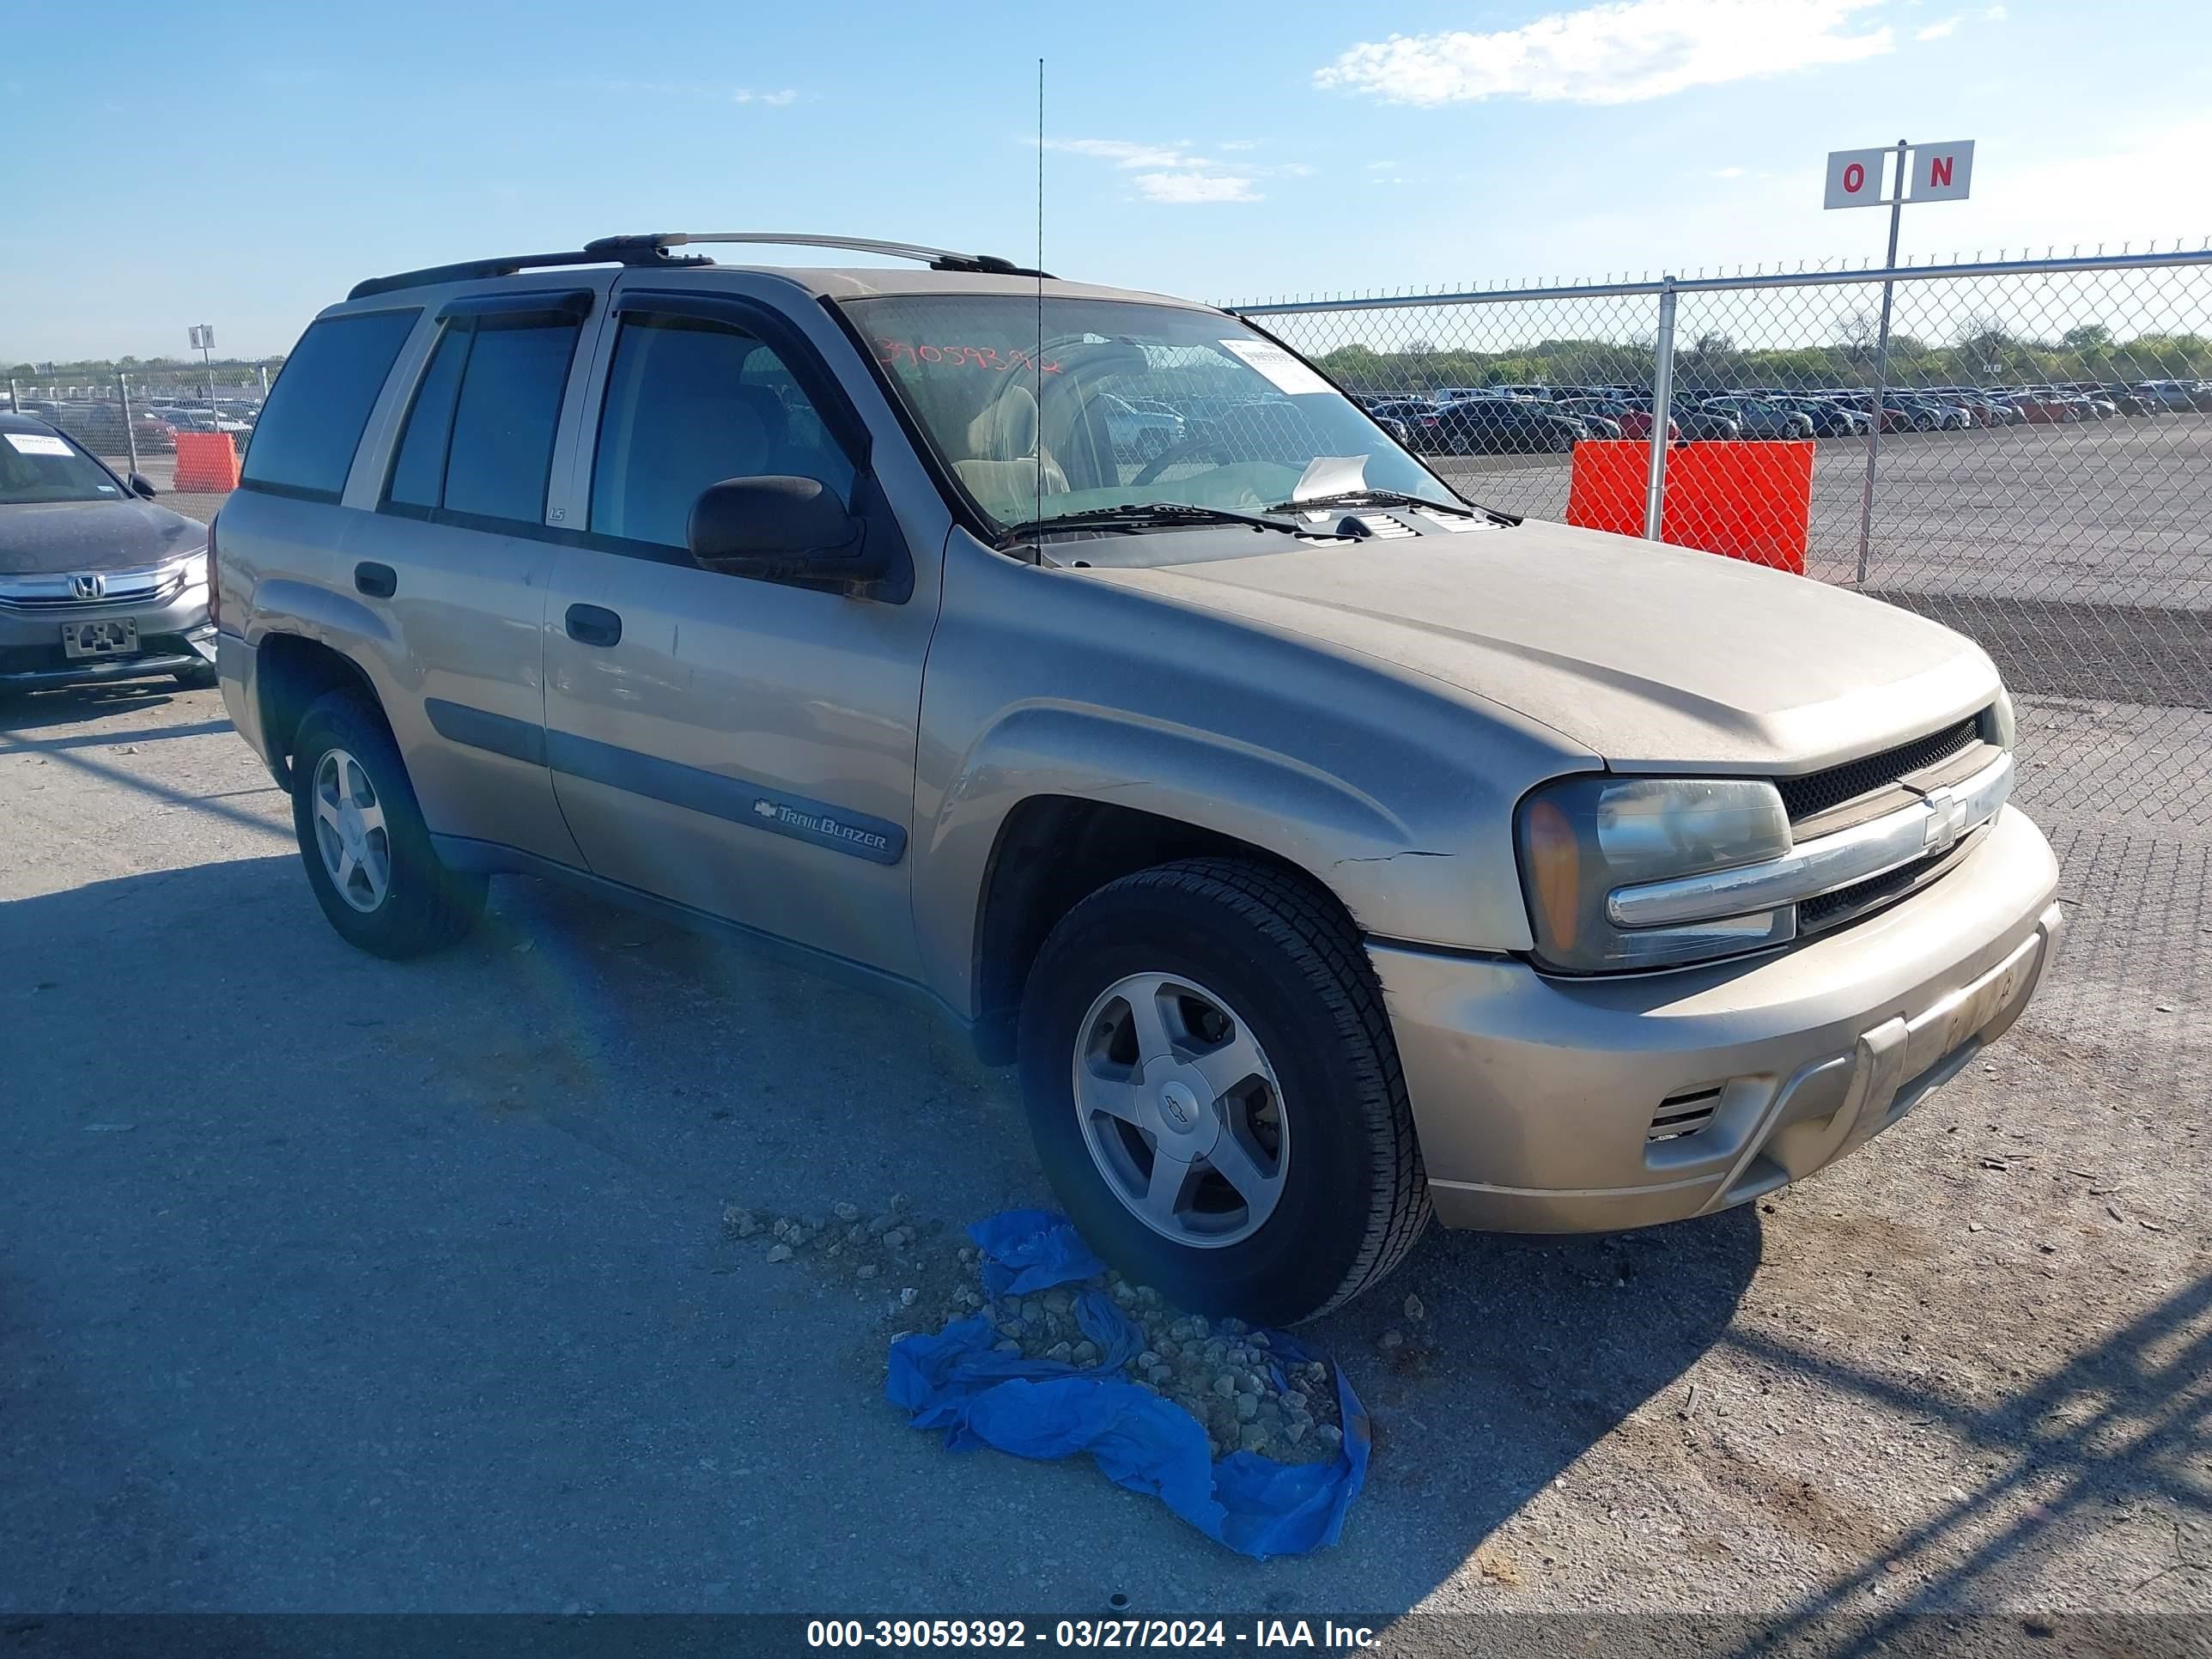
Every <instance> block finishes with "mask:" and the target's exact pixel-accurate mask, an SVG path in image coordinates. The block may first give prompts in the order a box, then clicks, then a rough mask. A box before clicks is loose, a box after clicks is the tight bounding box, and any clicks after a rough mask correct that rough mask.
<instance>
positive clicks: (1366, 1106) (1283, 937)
mask: <svg viewBox="0 0 2212 1659" xmlns="http://www.w3.org/2000/svg"><path fill="white" fill-rule="evenodd" d="M1133 976H1134V977H1133ZM1155 976H1158V977H1159V978H1162V979H1164V980H1166V981H1170V982H1171V983H1172V986H1173V987H1175V988H1174V989H1170V990H1169V991H1166V992H1164V993H1163V998H1162V1000H1161V1001H1159V1002H1158V1003H1156V1005H1155V1006H1162V1007H1164V1008H1167V1009H1170V1010H1174V1011H1177V1012H1176V1013H1175V1014H1174V1015H1173V1017H1172V1018H1174V1019H1178V1020H1179V1019H1182V1018H1185V1015H1186V1014H1187V1012H1188V1009H1189V1008H1190V1007H1191V1006H1192V1003H1191V1002H1186V1001H1184V1000H1182V999H1181V997H1180V996H1179V994H1177V993H1178V992H1179V990H1180V988H1181V987H1183V986H1185V985H1188V986H1189V987H1196V991H1197V995H1196V998H1195V999H1194V1000H1196V1001H1197V1003H1198V1005H1199V1006H1200V1007H1201V1009H1202V1008H1203V1006H1204V1003H1205V1001H1206V1000H1207V999H1212V1000H1218V1003H1220V1004H1221V1005H1223V1006H1225V1007H1226V1008H1227V1009H1228V1011H1229V1012H1231V1014H1232V1015H1233V1016H1234V1021H1235V1024H1237V1025H1242V1026H1243V1028H1244V1029H1243V1030H1242V1031H1241V1032H1240V1031H1236V1030H1234V1028H1233V1027H1232V1028H1231V1035H1232V1036H1239V1037H1241V1036H1249V1038H1250V1039H1251V1040H1252V1041H1254V1042H1256V1044H1257V1045H1258V1050H1259V1057H1260V1059H1261V1061H1262V1062H1263V1063H1264V1064H1265V1066H1267V1068H1268V1074H1267V1077H1266V1078H1265V1079H1264V1080H1263V1079H1261V1078H1260V1077H1258V1076H1257V1075H1255V1076H1254V1077H1253V1078H1251V1079H1249V1080H1248V1082H1247V1083H1246V1084H1242V1085H1235V1086H1236V1087H1237V1088H1240V1089H1248V1090H1249V1091H1250V1092H1248V1093H1247V1095H1246V1096H1245V1097H1244V1099H1245V1104H1243V1105H1242V1106H1231V1105H1230V1104H1229V1103H1228V1102H1229V1098H1230V1097H1228V1096H1226V1095H1224V1096H1222V1097H1218V1099H1216V1098H1215V1097H1213V1095H1212V1091H1211V1090H1210V1089H1206V1088H1200V1090H1198V1091H1197V1096H1196V1097H1195V1098H1194V1097H1193V1096H1192V1094H1191V1093H1190V1092H1189V1091H1186V1092H1185V1093H1184V1094H1183V1095H1182V1097H1180V1098H1181V1099H1182V1101H1184V1102H1188V1103H1189V1104H1190V1105H1191V1106H1193V1107H1194V1108H1195V1109H1196V1111H1197V1112H1198V1113H1199V1114H1200V1115H1203V1118H1204V1121H1206V1123H1207V1124H1208V1125H1213V1124H1217V1123H1220V1122H1222V1121H1225V1120H1226V1118H1227V1117H1228V1116H1229V1115H1231V1114H1232V1113H1237V1114H1240V1115H1242V1116H1241V1117H1240V1121H1243V1124H1244V1126H1245V1127H1246V1128H1247V1129H1251V1130H1254V1131H1255V1133H1256V1127H1255V1124H1254V1122H1253V1121H1252V1119H1251V1118H1250V1117H1249V1115H1243V1114H1249V1112H1250V1111H1251V1107H1250V1105H1249V1102H1250V1101H1251V1100H1252V1099H1254V1098H1255V1097H1256V1098H1261V1099H1263V1100H1272V1102H1273V1111H1274V1113H1275V1114H1276V1116H1275V1120H1274V1121H1275V1126H1276V1128H1277V1146H1276V1155H1275V1156H1274V1157H1273V1158H1272V1159H1267V1160H1266V1161H1267V1162H1268V1163H1271V1164H1273V1182H1274V1186H1273V1196H1272V1199H1271V1200H1270V1207H1269V1208H1268V1209H1267V1212H1266V1213H1265V1215H1264V1217H1263V1218H1261V1219H1259V1220H1258V1221H1257V1222H1256V1223H1252V1222H1250V1220H1249V1217H1250V1215H1251V1213H1252V1212H1253V1211H1254V1209H1255V1207H1256V1206H1255V1205H1254V1204H1250V1203H1246V1202H1244V1201H1243V1200H1242V1199H1241V1197H1240V1195H1239V1193H1238V1192H1237V1190H1236V1189H1233V1188H1231V1185H1230V1183H1229V1182H1227V1181H1226V1180H1225V1178H1224V1177H1222V1176H1219V1175H1218V1174H1217V1173H1211V1172H1200V1173H1199V1174H1198V1175H1197V1176H1196V1179H1195V1182H1194V1185H1193V1186H1192V1187H1191V1188H1190V1192H1191V1198H1190V1206H1191V1209H1192V1210H1193V1211H1194V1212H1199V1211H1200V1210H1202V1209H1203V1207H1204V1204H1205V1203H1206V1201H1207V1200H1209V1196H1210V1199H1211V1201H1212V1202H1214V1203H1216V1204H1219V1203H1221V1202H1223V1201H1226V1203H1227V1204H1228V1205H1229V1206H1230V1208H1229V1212H1228V1215H1227V1217H1226V1218H1218V1217H1214V1216H1210V1215H1204V1214H1199V1215H1196V1216H1195V1217H1194V1219H1195V1220H1196V1221H1197V1222H1198V1223H1200V1224H1201V1225H1214V1224H1216V1223H1217V1222H1218V1223H1219V1224H1220V1230H1219V1231H1218V1232H1217V1233H1216V1234H1215V1236H1214V1237H1213V1239H1212V1242H1210V1243H1193V1242H1188V1241H1189V1239H1190V1237H1192V1235H1191V1233H1190V1231H1188V1228H1187V1227H1185V1226H1184V1225H1182V1221H1181V1219H1180V1218H1171V1220H1174V1221H1175V1222H1176V1231H1174V1232H1173V1233H1170V1231H1164V1230H1163V1229H1162V1228H1161V1227H1159V1226H1157V1225H1155V1224H1153V1223H1150V1222H1147V1221H1146V1220H1144V1219H1141V1218H1139V1215H1138V1213H1137V1212H1136V1210H1135V1208H1133V1200H1125V1198H1124V1197H1123V1196H1122V1194H1123V1192H1124V1191H1125V1190H1128V1189H1130V1187H1131V1185H1132V1182H1131V1180H1130V1177H1131V1175H1132V1173H1134V1175H1135V1176H1136V1179H1137V1180H1138V1181H1142V1180H1143V1179H1146V1177H1148V1176H1151V1175H1153V1174H1156V1173H1157V1171H1158V1146H1159V1145H1160V1144H1162V1143H1161V1141H1160V1139H1158V1136H1157V1135H1156V1134H1155V1133H1153V1132H1152V1131H1146V1132H1144V1133H1139V1131H1137V1130H1136V1129H1134V1128H1127V1127H1123V1126H1121V1125H1120V1124H1119V1123H1118V1122H1117V1121H1114V1120H1111V1119H1109V1118H1107V1117H1105V1116H1103V1115H1091V1114H1079V1110H1078V1108H1077V1087H1078V1082H1077V1079H1078V1067H1079V1066H1086V1067H1091V1066H1097V1067H1106V1068H1109V1069H1113V1070H1116V1071H1119V1070H1121V1068H1122V1067H1124V1066H1130V1065H1133V1060H1131V1059H1130V1056H1131V1055H1132V1054H1133V1053H1134V1052H1135V1049H1134V1048H1133V1046H1132V1047H1130V1048H1126V1049H1124V1050H1122V1051H1121V1053H1120V1054H1119V1055H1118V1057H1117V1055H1116V1054H1115V1051H1114V1050H1113V1049H1112V1048H1110V1047H1109V1048H1098V1047H1097V1044H1098V1042H1099V1041H1100V1034H1101V1033H1102V1032H1104V1031H1107V1030H1112V1029H1113V1028H1114V1023H1115V1018H1116V1017H1117V1014H1116V1012H1108V1013H1107V1014H1105V1015H1104V1016H1103V1017H1102V1016H1101V1015H1100V1013H1099V1009H1100V1008H1101V1006H1106V1007H1107V1008H1108V1009H1109V1011H1121V1012H1129V1011H1131V1009H1132V1005H1130V1004H1129V1003H1127V1001H1122V1002H1109V1001H1108V1000H1107V999H1108V997H1109V994H1110V993H1111V991H1112V990H1113V989H1114V987H1119V986H1122V985H1127V984H1130V983H1132V982H1138V983H1143V982H1146V981H1150V980H1151V979H1152V978H1153V977H1155ZM1168 1018H1169V1017H1168V1016H1164V1020H1166V1019H1168ZM1182 1039H1184V1040H1183V1041H1178V1042H1176V1043H1175V1047H1174V1051H1173V1053H1172V1054H1171V1055H1170V1060H1169V1062H1168V1065H1169V1066H1170V1067H1174V1066H1187V1065H1188V1056H1190V1055H1191V1054H1198V1055H1199V1057H1200V1058H1201V1059H1203V1058H1204V1057H1205V1055H1206V1051H1205V1050H1204V1049H1203V1048H1200V1047H1198V1046H1196V1045H1195V1040H1194V1039H1191V1037H1190V1032H1189V1030H1188V1026H1187V1025H1186V1028H1185V1030H1183V1031H1182ZM1119 1040H1120V1037H1119V1035H1118V1033H1117V1035H1116V1037H1115V1041H1119ZM1231 1046H1233V1045H1232V1044H1231V1042H1220V1043H1219V1050H1218V1051H1225V1050H1226V1049H1227V1048H1230V1047H1231ZM1218 1051H1217V1052H1218ZM1020 1064H1021V1079H1022V1098H1023V1104H1024V1109H1025V1110H1026V1112H1027V1114H1028V1116H1029V1120H1030V1134H1031V1137H1032V1139H1034V1140H1035V1142H1036V1150H1037V1157H1038V1158H1039V1160H1040V1162H1041V1163H1042V1164H1043V1167H1044V1171H1045V1175H1046V1176H1047V1178H1048V1180H1049V1181H1050V1182H1051V1183H1052V1187H1053V1190H1054V1192H1055V1193H1056V1194H1059V1196H1060V1201H1061V1202H1062V1203H1063V1204H1064V1205H1065V1206H1066V1208H1067V1212H1068V1215H1069V1217H1070V1218H1072V1219H1073V1221H1074V1223H1075V1225H1076V1227H1077V1229H1078V1230H1079V1231H1080V1232H1081V1233H1082V1234H1083V1236H1084V1237H1085V1238H1086V1239H1087V1240H1089V1241H1090V1243H1091V1247H1092V1248H1093V1249H1096V1250H1097V1252H1098V1253H1099V1255H1101V1256H1103V1258H1104V1259H1105V1260H1106V1261H1109V1262H1111V1263H1112V1264H1113V1265H1114V1266H1115V1267H1119V1268H1120V1269H1121V1271H1122V1272H1123V1273H1127V1275H1129V1276H1130V1277H1131V1278H1133V1279H1137V1280H1139V1282H1141V1283H1144V1284H1148V1285H1153V1286H1156V1287H1157V1288H1158V1289H1159V1290H1160V1291H1162V1292H1164V1294H1166V1295H1167V1296H1168V1297H1170V1298H1171V1299H1173V1300H1174V1301H1175V1302H1176V1303H1177V1304H1179V1305H1181V1306H1182V1307H1186V1308H1189V1309H1192V1310H1195V1311H1198V1312H1201V1313H1207V1314H1235V1315H1237V1316H1240V1317H1243V1318H1245V1319H1249V1320H1251V1321H1254V1322H1257V1323H1261V1324H1270V1325H1289V1324H1295V1323H1297V1322H1299V1321H1301V1320H1306V1319H1311V1318H1313V1317H1315V1316H1316V1315H1319V1314H1323V1313H1326V1312H1328V1310H1330V1309H1332V1308H1335V1307H1337V1306H1339V1305H1340V1304H1343V1303H1345V1302H1346V1301H1348V1300H1349V1299H1351V1298H1352V1297H1354V1296H1357V1295H1358V1294H1359V1293H1360V1292H1361V1291H1364V1290H1366V1289H1368V1288H1369V1287H1370V1286H1371V1285H1374V1284H1375V1283H1376V1281H1378V1280H1380V1279H1382V1278H1383V1276H1384V1275H1386V1274H1387V1273H1389V1272H1390V1271H1391V1269H1393V1268H1394V1267H1396V1266H1397V1265H1398V1263H1399V1262H1400V1261H1402V1260H1403V1259H1404V1258H1405V1256H1406V1254H1407V1251H1409V1250H1410V1249H1412V1248H1413V1243H1414V1241H1415V1240H1416V1239H1417V1238H1419V1236H1420V1233H1421V1230H1422V1228H1423V1227H1424V1226H1425V1225H1426V1224H1427V1222H1428V1219H1429V1215H1430V1204H1429V1191H1428V1182H1427V1179H1426V1177H1425V1174H1424V1171H1423V1170H1422V1165H1421V1154H1420V1147H1419V1142H1418V1141H1417V1139H1415V1136H1414V1131H1413V1113H1412V1109H1411V1108H1410V1106H1409V1105H1408V1104H1407V1098H1406V1085H1405V1079H1404V1076H1403V1074H1402V1073H1401V1070H1400V1068H1399V1063H1398V1051H1397V1045H1396V1043H1395V1041H1394V1040H1393V1038H1392V1036H1391V1032H1390V1025H1389V1018H1388V1017H1387V1016H1386V1015H1385V1013H1384V1012H1383V996H1382V988H1381V987H1380V985H1379V984H1378V983H1377V981H1376V977H1375V971H1374V968H1373V966H1372V964H1371V963H1370V962H1369V961H1368V959H1367V955H1366V951H1365V950H1364V947H1363V946H1362V945H1361V942H1360V939H1359V935H1358V933H1357V932H1356V931H1355V930H1354V929H1353V928H1352V926H1351V924H1350V922H1349V921H1347V920H1346V918H1345V917H1344V916H1343V915H1342V914H1341V913H1340V911H1338V910H1337V909H1336V908H1335V906H1334V904H1333V903H1332V902H1330V901H1329V899H1328V896H1327V895H1326V894H1324V893H1322V892H1320V891H1319V890H1316V889H1315V888H1313V887H1312V886H1310V885H1309V884H1306V883H1304V882H1303V881H1301V880H1298V879H1296V878H1291V877H1288V876H1285V875H1281V874H1279V873H1277V872H1273V871H1271V870H1267V869H1265V868H1262V867H1261V866H1255V865H1249V864H1245V863H1242V862H1238V861H1235V860H1212V859H1199V860H1186V861H1183V862H1180V863H1176V864H1168V865H1162V866H1158V867H1157V868H1154V869H1151V870H1145V871H1139V872H1138V873H1136V874H1134V875H1131V876H1126V877H1124V878H1121V880H1119V881H1116V882H1113V883H1111V884H1109V885H1107V886H1105V887H1103V888H1101V889H1100V890H1098V891H1097V892H1095V893H1093V894H1091V896H1090V897H1088V898H1086V899H1085V900H1084V901H1083V902H1081V903H1079V904H1078V905H1077V906H1076V907H1075V908H1073V910H1071V911H1070V912H1069V913H1068V914H1067V915H1066V916H1065V917H1064V918H1062V919H1061V921H1060V924H1059V926H1058V927H1054V929H1053V931H1052V933H1051V935H1050V937H1049V938H1048V939H1046V941H1045V943H1044V945H1043V948H1042V950H1041V951H1039V952H1038V955H1037V958H1036V963H1035V965H1034V966H1033V967H1032V969H1031V970H1030V976H1029V981H1028V984H1027V986H1026V987H1025V988H1024V994H1023V1000H1022V1012H1021V1034H1020ZM1150 1070H1151V1067H1149V1066H1144V1067H1139V1068H1137V1069H1136V1070H1133V1071H1130V1072H1129V1073H1127V1074H1128V1075H1129V1076H1131V1077H1133V1078H1143V1077H1144V1074H1145V1073H1146V1072H1148V1071H1150ZM1152 1081H1153V1082H1155V1083H1156V1082H1157V1081H1158V1079H1157V1074H1155V1077H1154V1078H1153V1079H1152ZM1088 1086H1091V1085H1086V1087H1088ZM1109 1086H1114V1087H1127V1085H1109ZM1170 1086H1171V1085H1170ZM1143 1092H1144V1085H1142V1084H1140V1085H1139V1086H1138V1088H1136V1089H1134V1090H1133V1091H1132V1095H1133V1096H1134V1095H1136V1094H1140V1093H1143ZM1153 1092H1154V1095H1155V1096H1156V1097H1162V1098H1164V1096H1165V1093H1166V1091H1162V1090H1158V1089H1155V1090H1154V1091H1153ZM1164 1109H1174V1108H1171V1107H1155V1108H1154V1109H1153V1112H1152V1115H1153V1118H1154V1121H1156V1122H1158V1121H1164V1120H1162V1119H1161V1118H1160V1117H1159V1113H1160V1111H1161V1110H1164ZM1185 1121H1188V1120H1185ZM1200 1133H1204V1132H1203V1131H1200ZM1094 1137H1098V1138H1100V1139H1098V1140H1097V1142H1096V1143H1095V1142H1094ZM1105 1137H1118V1139H1106V1138H1105ZM1217 1138H1218V1139H1223V1140H1226V1139H1231V1138H1232V1137H1231V1132H1230V1131H1229V1130H1228V1129H1227V1128H1221V1129H1219V1130H1218V1135H1217ZM1099 1145H1103V1146H1104V1147H1105V1150H1104V1151H1103V1152H1102V1151H1100V1150H1098V1146H1099ZM1231 1150H1233V1149H1231ZM1253 1161H1254V1160H1253V1159H1252V1158H1250V1157H1249V1154H1248V1156H1247V1158H1246V1160H1245V1163H1246V1165H1247V1167H1248V1171H1249V1166H1250V1165H1251V1164H1252V1163H1253ZM1192 1167H1193V1169H1194V1170H1197V1169H1198V1166H1197V1165H1196V1164H1194V1165H1193V1166H1192ZM1115 1170H1120V1175H1119V1176H1118V1177H1117V1176H1116V1174H1115ZM1209 1170H1210V1165H1209ZM1117 1178H1118V1181H1119V1183H1120V1184H1118V1185H1117ZM1247 1179H1248V1181H1249V1179H1250V1176H1249V1173H1248V1176H1247ZM1237 1215H1243V1216H1244V1217H1246V1218H1247V1223H1246V1225H1247V1227H1248V1228H1249V1231H1243V1232H1241V1233H1240V1232H1238V1231H1237V1228H1236V1226H1235V1225H1233V1222H1234V1218H1235V1217H1236V1216H1237Z"/></svg>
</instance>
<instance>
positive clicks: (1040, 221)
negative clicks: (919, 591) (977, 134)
mask: <svg viewBox="0 0 2212 1659" xmlns="http://www.w3.org/2000/svg"><path fill="white" fill-rule="evenodd" d="M1030 374H1032V375H1033V376H1034V377H1035V378H1036V407H1037V416H1036V521H1037V522H1039V523H1042V522H1043V520H1044V59H1043V58H1038V59H1037V232H1036V356H1034V357H1032V358H1030Z"/></svg>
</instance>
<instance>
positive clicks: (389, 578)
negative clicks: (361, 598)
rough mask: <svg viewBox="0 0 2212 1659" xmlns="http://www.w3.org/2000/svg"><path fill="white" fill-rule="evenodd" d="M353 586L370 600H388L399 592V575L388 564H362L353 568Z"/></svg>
mask: <svg viewBox="0 0 2212 1659" xmlns="http://www.w3.org/2000/svg"><path fill="white" fill-rule="evenodd" d="M353 585H354V586H356V587H357V588H359V589H360V590H361V591H362V592H364V593H366V594H368V597H369V598H370V599H390V598H391V597H392V595H393V594H394V593H396V592H398V591H399V573H398V571H396V570H394V569H393V568H392V567H391V566H390V565H388V564H374V563H370V562H363V563H361V564H357V565H356V566H354V568H353Z"/></svg>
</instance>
